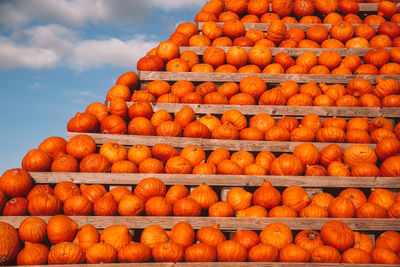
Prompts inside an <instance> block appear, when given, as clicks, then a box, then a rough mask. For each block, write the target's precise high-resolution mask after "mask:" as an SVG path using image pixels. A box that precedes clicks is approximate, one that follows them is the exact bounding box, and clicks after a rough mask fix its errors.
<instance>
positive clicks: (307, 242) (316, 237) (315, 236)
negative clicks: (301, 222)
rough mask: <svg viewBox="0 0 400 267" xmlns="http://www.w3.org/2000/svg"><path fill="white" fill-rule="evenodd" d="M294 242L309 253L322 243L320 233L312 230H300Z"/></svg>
mask: <svg viewBox="0 0 400 267" xmlns="http://www.w3.org/2000/svg"><path fill="white" fill-rule="evenodd" d="M294 242H295V244H296V245H298V246H299V247H302V248H304V249H306V250H307V251H308V252H309V253H311V252H312V251H313V250H315V249H316V248H318V247H321V246H323V245H324V243H323V242H322V240H321V235H320V234H319V233H318V232H316V231H313V230H303V231H300V232H299V233H298V234H297V235H296V237H295V239H294Z"/></svg>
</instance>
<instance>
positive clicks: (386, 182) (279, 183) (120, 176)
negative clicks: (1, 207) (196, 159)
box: [30, 172, 400, 190]
mask: <svg viewBox="0 0 400 267" xmlns="http://www.w3.org/2000/svg"><path fill="white" fill-rule="evenodd" d="M30 174H31V176H32V178H33V179H34V180H35V182H36V183H39V184H55V183H59V182H61V181H71V182H74V183H76V184H80V183H85V184H108V185H134V184H138V183H139V182H140V181H141V180H142V179H144V178H148V177H155V178H158V179H160V180H162V181H163V182H164V183H165V184H166V185H174V184H183V185H187V186H197V185H200V184H202V183H206V184H208V185H210V186H230V187H234V186H241V187H245V186H260V185H261V184H262V183H263V182H264V181H270V182H271V184H272V185H273V186H276V187H287V186H290V185H298V186H301V187H308V188H321V187H329V188H349V187H356V188H388V189H392V190H397V189H399V188H400V178H399V177H332V176H276V175H259V176H255V175H219V174H218V175H200V174H165V173H154V174H148V173H81V172H65V173H58V172H31V173H30Z"/></svg>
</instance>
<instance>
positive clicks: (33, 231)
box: [18, 217, 47, 243]
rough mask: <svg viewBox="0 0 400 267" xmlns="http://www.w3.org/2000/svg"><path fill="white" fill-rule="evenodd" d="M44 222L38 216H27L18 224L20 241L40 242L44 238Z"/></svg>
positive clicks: (45, 226)
mask: <svg viewBox="0 0 400 267" xmlns="http://www.w3.org/2000/svg"><path fill="white" fill-rule="evenodd" d="M46 228H47V225H46V222H45V221H43V220H42V219H41V218H39V217H28V218H26V219H25V220H23V221H22V222H21V224H20V226H19V229H18V233H19V237H20V238H21V241H22V242H24V243H25V242H33V243H41V242H43V241H45V240H46Z"/></svg>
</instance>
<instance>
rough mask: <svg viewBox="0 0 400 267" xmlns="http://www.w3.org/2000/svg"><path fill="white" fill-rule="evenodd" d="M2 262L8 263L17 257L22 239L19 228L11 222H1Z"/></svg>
mask: <svg viewBox="0 0 400 267" xmlns="http://www.w3.org/2000/svg"><path fill="white" fill-rule="evenodd" d="M0 233H1V236H2V238H1V241H0V248H1V249H0V262H1V263H2V264H6V263H9V262H12V261H13V260H15V258H16V257H17V254H18V251H19V248H20V247H19V246H20V241H19V237H18V232H17V230H16V229H15V228H14V227H13V226H12V225H11V224H9V223H6V222H0Z"/></svg>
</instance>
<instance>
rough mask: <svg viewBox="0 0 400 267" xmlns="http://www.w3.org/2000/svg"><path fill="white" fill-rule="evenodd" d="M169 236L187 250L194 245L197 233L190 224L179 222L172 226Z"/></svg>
mask: <svg viewBox="0 0 400 267" xmlns="http://www.w3.org/2000/svg"><path fill="white" fill-rule="evenodd" d="M167 236H168V238H169V240H170V241H172V242H174V243H176V244H178V245H180V246H182V248H183V249H184V250H186V249H187V248H188V247H189V246H191V245H193V243H194V238H195V233H194V230H193V227H192V226H191V225H190V224H188V223H187V222H179V223H177V224H175V225H174V226H173V227H172V229H171V231H169V232H168V233H167Z"/></svg>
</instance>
